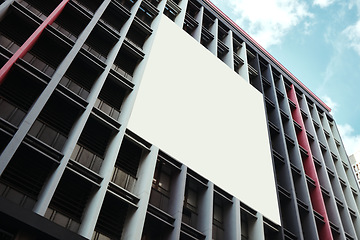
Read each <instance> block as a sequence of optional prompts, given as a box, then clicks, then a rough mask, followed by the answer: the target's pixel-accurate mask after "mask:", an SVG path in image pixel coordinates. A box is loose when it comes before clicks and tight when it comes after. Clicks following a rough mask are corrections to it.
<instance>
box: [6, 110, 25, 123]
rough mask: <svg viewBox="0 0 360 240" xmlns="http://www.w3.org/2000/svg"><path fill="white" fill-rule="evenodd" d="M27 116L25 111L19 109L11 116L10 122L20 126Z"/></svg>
mask: <svg viewBox="0 0 360 240" xmlns="http://www.w3.org/2000/svg"><path fill="white" fill-rule="evenodd" d="M24 117H25V112H23V111H21V110H20V109H17V110H16V111H15V113H14V114H13V115H12V116H11V120H10V122H11V123H12V124H14V125H15V126H19V125H20V123H21V121H22V120H23V119H24Z"/></svg>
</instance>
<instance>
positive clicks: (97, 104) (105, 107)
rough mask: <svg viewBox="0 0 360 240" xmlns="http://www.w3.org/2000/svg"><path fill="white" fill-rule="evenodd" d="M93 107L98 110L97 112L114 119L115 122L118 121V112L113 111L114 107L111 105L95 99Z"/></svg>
mask: <svg viewBox="0 0 360 240" xmlns="http://www.w3.org/2000/svg"><path fill="white" fill-rule="evenodd" d="M95 107H96V108H98V109H99V110H101V111H103V112H104V113H106V114H107V115H109V116H110V117H112V118H114V119H115V120H118V119H119V116H120V111H119V110H117V109H115V108H114V107H112V106H111V105H109V104H107V103H106V102H104V101H103V100H101V99H99V98H98V99H96V102H95Z"/></svg>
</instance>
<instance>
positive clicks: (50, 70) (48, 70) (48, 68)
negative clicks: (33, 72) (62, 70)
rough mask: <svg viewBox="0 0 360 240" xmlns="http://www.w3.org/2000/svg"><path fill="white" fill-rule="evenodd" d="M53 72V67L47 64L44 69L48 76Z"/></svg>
mask: <svg viewBox="0 0 360 240" xmlns="http://www.w3.org/2000/svg"><path fill="white" fill-rule="evenodd" d="M54 72H55V69H54V68H52V67H50V66H48V67H47V68H46V70H45V74H46V75H48V76H50V77H51V76H52V75H53V74H54Z"/></svg>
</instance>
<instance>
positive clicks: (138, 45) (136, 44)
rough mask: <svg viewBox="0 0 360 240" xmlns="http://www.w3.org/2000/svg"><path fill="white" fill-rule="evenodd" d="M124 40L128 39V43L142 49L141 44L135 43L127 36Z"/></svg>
mask: <svg viewBox="0 0 360 240" xmlns="http://www.w3.org/2000/svg"><path fill="white" fill-rule="evenodd" d="M125 40H126V41H128V42H129V43H131V44H132V45H133V46H135V47H136V48H138V49H139V50H141V51H142V46H141V45H140V44H138V43H136V42H135V41H133V40H131V39H130V38H128V37H125Z"/></svg>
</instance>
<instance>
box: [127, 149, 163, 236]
mask: <svg viewBox="0 0 360 240" xmlns="http://www.w3.org/2000/svg"><path fill="white" fill-rule="evenodd" d="M158 153H159V149H158V148H157V147H155V146H152V147H151V148H150V153H149V154H148V155H147V156H146V157H145V158H144V160H143V161H142V163H141V164H140V166H139V171H138V180H137V183H136V185H135V189H134V193H135V195H136V196H138V198H139V199H140V200H139V202H138V208H137V209H136V211H134V213H133V214H132V215H131V216H129V217H128V219H127V220H126V222H125V224H124V232H123V233H122V239H132V240H140V239H141V235H142V231H143V227H144V223H145V218H146V211H147V207H148V204H149V199H150V193H151V185H152V180H153V177H154V171H155V167H156V160H157V156H158Z"/></svg>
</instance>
